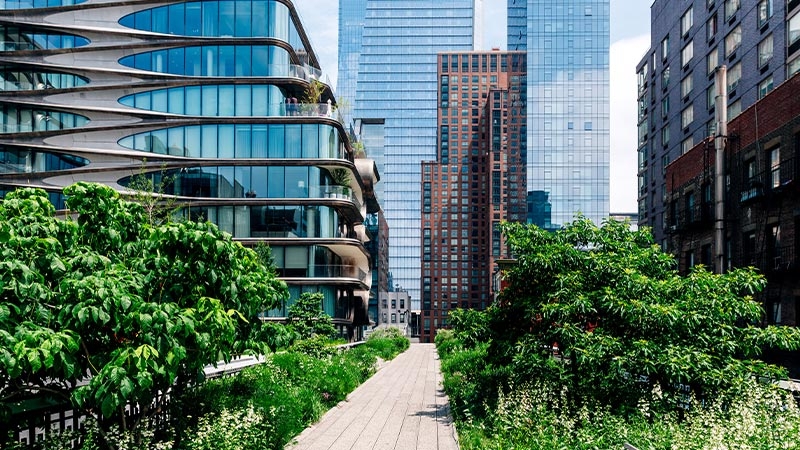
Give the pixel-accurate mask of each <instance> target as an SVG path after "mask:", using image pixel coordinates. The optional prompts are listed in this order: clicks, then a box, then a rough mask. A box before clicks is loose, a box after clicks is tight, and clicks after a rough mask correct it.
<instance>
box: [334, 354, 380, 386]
mask: <svg viewBox="0 0 800 450" xmlns="http://www.w3.org/2000/svg"><path fill="white" fill-rule="evenodd" d="M342 358H344V360H345V361H346V362H347V364H351V365H353V366H355V367H356V368H357V369H358V371H359V374H360V378H361V380H362V381H364V380H366V379H368V378H369V377H371V376H372V375H373V374H374V373H375V367H376V366H375V364H376V363H377V362H378V358H377V356H376V355H375V351H373V350H372V349H371V348H369V347H366V346H363V345H359V346H358V347H354V348H351V349H350V350H347V351H346V352H343V353H342Z"/></svg>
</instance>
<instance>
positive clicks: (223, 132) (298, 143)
mask: <svg viewBox="0 0 800 450" xmlns="http://www.w3.org/2000/svg"><path fill="white" fill-rule="evenodd" d="M119 145H120V146H122V147H125V148H129V149H132V150H141V151H145V152H150V153H158V154H162V155H167V154H168V155H173V156H185V157H189V158H311V159H319V158H337V159H345V158H346V149H345V146H344V143H343V142H340V141H339V133H338V132H337V129H336V127H334V126H332V125H326V124H302V125H301V124H242V125H233V124H231V125H221V124H215V125H192V126H187V127H173V128H164V129H160V130H154V131H150V132H147V133H140V134H135V135H133V136H128V137H125V138H123V139H121V140H120V141H119Z"/></svg>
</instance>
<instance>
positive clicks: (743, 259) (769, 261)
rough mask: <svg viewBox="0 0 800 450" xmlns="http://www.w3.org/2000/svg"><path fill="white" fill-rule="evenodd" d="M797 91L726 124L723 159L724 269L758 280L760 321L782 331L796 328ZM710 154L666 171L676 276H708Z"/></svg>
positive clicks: (696, 153)
mask: <svg viewBox="0 0 800 450" xmlns="http://www.w3.org/2000/svg"><path fill="white" fill-rule="evenodd" d="M798 91H800V76H798V75H795V76H794V77H792V78H790V79H789V80H787V81H786V82H785V83H783V84H782V85H781V86H779V87H777V88H776V89H775V90H774V91H773V92H771V93H769V94H768V95H766V96H765V97H764V98H762V99H761V100H759V101H758V102H756V103H755V104H754V105H753V106H751V107H750V108H748V109H746V110H745V111H742V112H741V113H740V114H739V115H738V116H736V117H734V118H733V119H731V120H730V121H729V123H728V133H727V135H728V139H727V145H726V149H725V156H724V164H725V167H724V175H725V186H726V191H725V193H724V196H723V201H724V211H725V212H724V221H723V227H724V236H725V237H724V242H725V243H724V246H725V248H724V249H723V253H724V258H723V260H724V264H725V267H724V269H725V270H730V269H731V268H736V267H747V266H753V267H755V268H757V269H758V270H759V271H760V272H761V273H763V274H764V275H765V276H766V277H767V280H768V284H767V288H766V289H765V290H764V291H763V292H762V293H760V294H759V298H760V300H762V301H763V304H764V310H765V315H764V322H765V323H769V324H781V325H790V326H797V325H798V324H800V266H799V265H798V255H800V251H798V250H800V241H798V240H797V239H795V234H796V231H797V230H798V229H799V228H800V195H798V194H800V187H799V185H798V180H797V175H798V158H797V152H798V150H799V149H800V96H798V95H796V93H797V92H798ZM714 152H715V150H714V141H713V139H711V138H708V139H706V140H704V141H702V142H701V143H700V144H698V145H696V146H695V147H694V148H692V149H691V150H690V151H689V152H687V153H686V154H684V155H682V156H681V157H680V158H678V159H676V160H675V161H674V162H673V163H672V164H670V165H669V166H667V168H666V182H667V191H666V199H665V200H666V202H667V205H668V208H667V214H666V228H667V230H668V250H669V251H670V252H671V253H673V254H674V255H675V256H676V257H677V258H678V262H679V269H680V270H681V272H688V271H689V270H690V268H691V267H692V266H694V265H696V264H704V265H706V266H708V267H709V268H711V269H714V264H715V263H714V258H713V255H714V254H715V253H716V252H715V249H714V221H715V213H714V199H715V189H714V172H715V162H714ZM796 359H797V358H794V359H792V360H796ZM794 365H797V363H796V362H795V363H794ZM793 371H794V372H797V371H798V368H796V367H795V368H794V369H793ZM795 374H796V373H795Z"/></svg>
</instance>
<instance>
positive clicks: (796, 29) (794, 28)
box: [788, 14, 800, 45]
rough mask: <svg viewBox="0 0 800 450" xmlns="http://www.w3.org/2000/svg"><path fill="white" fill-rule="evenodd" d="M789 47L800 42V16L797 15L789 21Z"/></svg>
mask: <svg viewBox="0 0 800 450" xmlns="http://www.w3.org/2000/svg"><path fill="white" fill-rule="evenodd" d="M788 28H789V45H792V44H794V43H795V42H797V41H798V40H800V14H795V15H794V17H792V18H791V19H789V26H788Z"/></svg>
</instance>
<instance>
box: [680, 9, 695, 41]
mask: <svg viewBox="0 0 800 450" xmlns="http://www.w3.org/2000/svg"><path fill="white" fill-rule="evenodd" d="M693 9H694V8H692V7H689V9H688V10H687V11H686V12H685V13H683V16H681V36H686V35H687V34H689V29H691V28H692V24H693V23H694V17H693V16H694V14H692V12H693Z"/></svg>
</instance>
